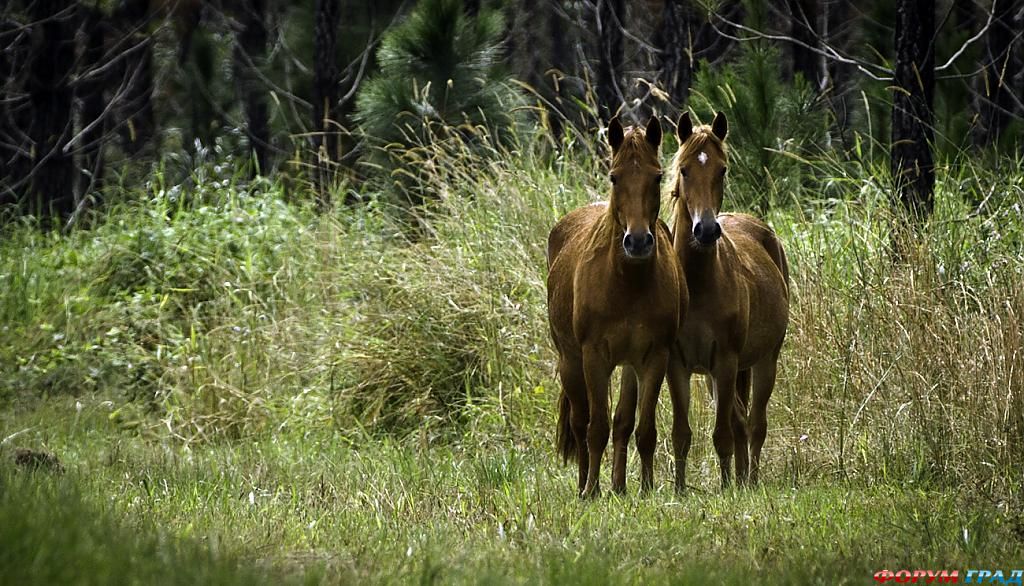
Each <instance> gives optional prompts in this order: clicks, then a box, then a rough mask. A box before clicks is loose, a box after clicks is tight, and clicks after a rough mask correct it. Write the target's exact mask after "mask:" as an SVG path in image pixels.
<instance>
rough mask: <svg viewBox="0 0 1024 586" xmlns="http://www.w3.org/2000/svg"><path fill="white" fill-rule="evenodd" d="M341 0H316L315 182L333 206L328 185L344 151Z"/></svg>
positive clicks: (323, 202) (326, 202)
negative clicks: (339, 61) (340, 133)
mask: <svg viewBox="0 0 1024 586" xmlns="http://www.w3.org/2000/svg"><path fill="white" fill-rule="evenodd" d="M340 10H341V8H340V5H339V0H316V14H315V16H314V18H315V19H316V23H315V26H314V37H313V53H314V55H313V132H314V134H313V143H314V146H315V147H316V153H317V155H316V156H317V168H316V181H317V186H318V189H319V197H320V205H321V207H326V206H328V205H330V195H329V192H328V188H329V187H330V185H331V183H332V179H333V177H334V171H335V168H336V166H337V163H338V160H339V159H340V158H341V153H339V152H338V145H339V140H338V122H337V103H338V75H339V74H338V66H337V64H336V63H335V49H336V47H337V34H338V24H339V21H340V16H341V15H340Z"/></svg>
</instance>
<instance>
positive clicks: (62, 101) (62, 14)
mask: <svg viewBox="0 0 1024 586" xmlns="http://www.w3.org/2000/svg"><path fill="white" fill-rule="evenodd" d="M72 6H73V3H72V1H71V0H36V1H35V2H34V3H32V4H31V6H30V10H29V16H30V17H31V18H32V20H33V22H36V23H42V24H37V25H35V27H34V28H35V30H34V31H33V37H34V38H33V47H34V49H33V51H32V55H31V57H30V58H29V60H30V62H29V64H28V70H29V72H30V73H29V77H28V85H27V88H26V89H27V90H28V94H29V101H30V102H31V104H32V122H31V125H30V126H29V132H28V134H29V136H30V137H31V139H32V143H33V153H32V154H33V157H32V159H33V170H32V177H31V181H30V183H29V185H30V187H29V194H28V195H29V198H28V201H29V211H30V213H35V214H40V215H54V216H57V217H60V218H67V217H68V216H69V215H70V214H71V212H72V211H73V210H74V207H75V198H74V184H75V168H74V157H73V156H72V154H71V153H65V152H64V146H65V145H66V144H67V142H68V141H69V140H70V139H71V135H72V133H71V131H72V123H73V120H72V116H71V114H72V111H73V110H72V108H73V104H72V100H73V98H74V94H73V92H72V90H71V84H70V81H71V74H72V70H73V68H74V66H75V29H74V27H73V26H72V24H71V21H72V19H73V17H74V14H75V12H74V10H71V8H72Z"/></svg>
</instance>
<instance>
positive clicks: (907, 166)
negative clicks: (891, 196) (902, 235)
mask: <svg viewBox="0 0 1024 586" xmlns="http://www.w3.org/2000/svg"><path fill="white" fill-rule="evenodd" d="M934 35H935V0H898V1H897V3H896V76H895V79H894V80H893V83H894V86H895V96H894V99H893V106H892V144H891V150H890V154H889V156H890V159H891V164H892V175H893V179H894V180H895V183H896V190H897V193H898V197H899V200H900V202H901V203H902V204H903V207H904V208H905V209H906V210H907V211H908V212H909V213H910V214H911V215H912V216H914V217H915V218H916V219H923V218H925V217H927V216H928V215H930V214H931V211H932V208H933V207H934V193H933V191H934V186H935V164H934V161H933V159H932V140H933V138H934V128H933V123H934V113H933V110H932V102H933V98H934V94H935V52H934V47H933V37H934Z"/></svg>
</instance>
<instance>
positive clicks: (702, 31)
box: [655, 0, 745, 109]
mask: <svg viewBox="0 0 1024 586" xmlns="http://www.w3.org/2000/svg"><path fill="white" fill-rule="evenodd" d="M709 16H710V18H711V19H712V20H709V19H708V17H709ZM744 16H745V9H744V7H743V3H742V2H741V1H740V0H727V1H726V2H723V3H722V4H721V5H720V6H719V10H718V11H717V12H715V13H714V14H710V15H709V14H707V13H705V12H703V8H702V4H700V3H699V2H695V1H694V0H665V6H664V10H663V12H662V19H661V24H660V25H659V27H658V30H657V32H656V33H655V43H656V46H657V47H658V48H659V49H661V50H662V53H661V56H660V59H659V64H658V65H659V66H658V69H659V75H660V76H661V82H662V84H663V86H664V89H665V91H667V92H668V94H669V96H670V97H671V99H672V102H673V104H674V105H675V106H677V107H678V108H680V109H685V108H686V104H687V102H688V101H689V96H690V86H691V85H692V84H693V78H694V75H695V74H696V73H697V70H698V69H699V67H700V63H701V61H707V62H709V63H715V62H717V61H719V60H720V59H722V57H724V56H725V54H726V53H727V52H728V51H729V49H730V48H731V47H732V45H733V41H732V40H731V39H730V38H729V36H731V35H733V34H734V33H735V31H734V30H733V29H734V28H735V27H733V24H740V23H742V22H743V19H744ZM716 29H717V30H716ZM719 31H721V32H719ZM723 33H724V34H723Z"/></svg>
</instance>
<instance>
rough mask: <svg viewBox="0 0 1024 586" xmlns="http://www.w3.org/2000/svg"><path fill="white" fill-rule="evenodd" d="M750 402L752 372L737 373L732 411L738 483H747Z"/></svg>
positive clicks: (742, 371)
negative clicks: (748, 410)
mask: <svg viewBox="0 0 1024 586" xmlns="http://www.w3.org/2000/svg"><path fill="white" fill-rule="evenodd" d="M749 401H750V370H741V371H739V372H738V373H736V401H735V403H734V404H733V411H732V437H733V446H734V451H735V457H736V483H737V484H740V485H743V484H746V483H747V470H748V466H749V460H748V446H749V444H750V436H749V432H748V428H747V405H748V403H749Z"/></svg>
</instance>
